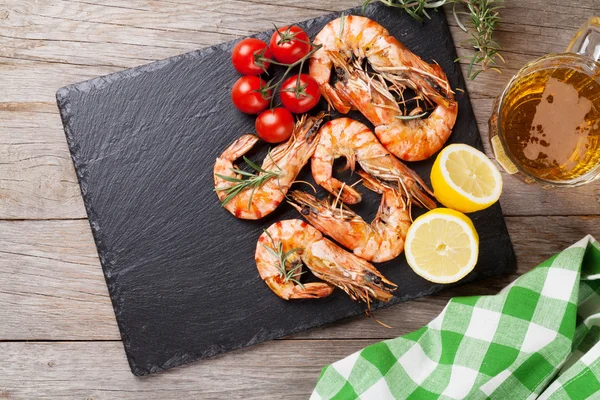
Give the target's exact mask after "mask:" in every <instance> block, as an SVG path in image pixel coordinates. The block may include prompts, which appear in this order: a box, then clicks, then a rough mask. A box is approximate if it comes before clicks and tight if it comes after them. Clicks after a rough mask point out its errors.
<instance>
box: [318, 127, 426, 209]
mask: <svg viewBox="0 0 600 400" xmlns="http://www.w3.org/2000/svg"><path fill="white" fill-rule="evenodd" d="M319 136H320V138H319V144H318V145H317V149H316V150H315V152H314V154H313V156H312V160H311V169H312V174H313V178H314V179H315V181H316V182H317V184H319V185H320V186H322V187H323V188H325V189H326V190H327V191H328V192H330V193H331V194H332V195H334V196H335V197H339V198H340V199H341V200H342V201H343V202H344V203H347V204H356V203H358V202H359V201H360V200H361V196H360V193H359V192H358V191H356V189H354V188H353V187H351V186H347V185H345V184H343V183H342V182H340V181H339V180H337V179H336V178H334V177H333V176H332V173H333V162H334V160H335V159H336V158H338V157H346V166H347V168H348V167H349V168H351V169H354V166H355V164H356V162H358V163H359V164H360V166H361V167H362V169H364V170H365V171H366V172H367V173H368V174H370V175H372V176H374V177H376V178H378V179H381V180H385V181H388V182H394V183H396V184H397V185H398V187H400V188H402V191H403V192H404V195H405V196H406V199H407V200H408V203H409V205H410V204H411V201H412V200H413V199H414V200H415V201H416V203H417V204H419V205H421V206H424V207H426V208H428V209H432V208H435V202H434V201H433V200H432V199H431V197H430V196H433V194H432V193H431V191H430V190H429V188H428V187H427V185H426V184H425V182H423V180H422V179H421V178H420V177H419V175H417V174H416V173H415V172H414V171H413V170H411V169H410V168H408V167H407V166H406V165H404V164H403V163H402V162H401V161H399V160H397V159H396V158H395V157H394V156H392V155H391V154H390V152H389V151H388V150H386V149H385V148H384V147H383V146H382V145H381V143H379V141H378V140H377V138H376V137H375V135H374V134H373V132H371V130H370V129H369V128H368V127H366V126H365V125H363V124H361V123H360V122H358V121H355V120H353V119H350V118H338V119H335V120H332V121H329V122H327V123H326V124H324V125H323V126H322V127H321V129H320V131H319Z"/></svg>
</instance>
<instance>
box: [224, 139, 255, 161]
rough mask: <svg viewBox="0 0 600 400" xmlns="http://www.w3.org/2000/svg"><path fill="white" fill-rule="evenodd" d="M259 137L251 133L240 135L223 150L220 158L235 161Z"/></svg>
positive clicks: (252, 145) (247, 150)
mask: <svg viewBox="0 0 600 400" xmlns="http://www.w3.org/2000/svg"><path fill="white" fill-rule="evenodd" d="M258 140H259V137H258V136H256V135H253V134H251V133H247V134H245V135H242V136H240V137H239V138H238V139H237V140H236V141H235V142H233V143H232V144H230V145H229V147H228V148H227V149H226V150H225V151H224V152H223V154H222V155H221V157H220V158H222V159H225V160H228V161H232V162H233V161H235V160H237V159H238V158H240V157H241V156H243V155H244V154H246V153H247V152H249V151H250V149H251V148H253V147H254V145H255V144H256V142H258Z"/></svg>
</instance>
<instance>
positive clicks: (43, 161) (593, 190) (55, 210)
mask: <svg viewBox="0 0 600 400" xmlns="http://www.w3.org/2000/svg"><path fill="white" fill-rule="evenodd" d="M10 104H11V105H10V106H7V108H8V110H2V109H0V162H1V163H2V168H0V219H56V218H86V213H85V210H84V208H83V202H82V199H81V195H80V191H79V185H78V183H77V177H76V176H75V171H74V169H73V165H72V162H71V159H70V154H69V150H68V147H67V143H66V140H65V136H64V132H63V130H62V124H61V122H60V117H59V116H58V115H57V114H53V113H49V112H48V109H49V107H47V106H45V103H40V104H41V105H34V104H33V103H25V104H27V105H29V106H30V109H31V108H33V109H35V110H36V111H20V110H21V109H23V108H22V105H21V103H10ZM474 107H475V110H476V114H483V115H478V116H477V118H478V119H479V120H480V121H481V120H484V119H485V114H487V113H489V109H490V107H491V101H488V102H487V104H484V101H483V100H479V101H478V100H474ZM482 108H487V110H488V111H487V113H485V112H482ZM9 110H10V111H9ZM38 110H39V111H38ZM481 128H482V134H483V138H484V141H485V143H486V145H487V138H486V137H487V130H485V131H484V130H483V128H484V127H483V126H481ZM487 152H488V155H490V156H491V153H490V151H489V149H488V151H487ZM500 203H501V205H502V207H503V209H504V212H505V214H506V215H512V216H515V215H593V214H598V210H599V208H598V205H599V204H600V188H599V187H598V186H597V185H587V186H582V187H578V188H571V189H555V190H551V191H548V190H545V189H541V188H539V187H536V186H529V185H526V184H524V183H523V182H521V181H520V180H518V179H516V178H514V177H511V176H508V175H507V174H504V192H503V194H502V197H501V199H500Z"/></svg>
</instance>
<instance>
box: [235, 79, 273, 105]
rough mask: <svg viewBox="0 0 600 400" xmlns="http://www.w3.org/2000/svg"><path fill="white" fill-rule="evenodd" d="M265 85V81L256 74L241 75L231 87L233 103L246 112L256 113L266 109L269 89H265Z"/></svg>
mask: <svg viewBox="0 0 600 400" xmlns="http://www.w3.org/2000/svg"><path fill="white" fill-rule="evenodd" d="M265 85H266V83H265V81H263V80H262V79H260V78H259V77H258V76H242V77H241V78H240V79H238V80H237V82H235V83H234V84H233V87H232V88H231V100H233V104H234V105H235V106H236V107H237V109H238V110H240V111H241V112H244V113H246V114H258V113H259V112H261V111H264V110H266V109H267V107H269V98H270V96H271V91H270V90H266V91H265V90H264V89H263V87H264V86H265ZM263 92H264V96H263ZM265 97H266V98H265Z"/></svg>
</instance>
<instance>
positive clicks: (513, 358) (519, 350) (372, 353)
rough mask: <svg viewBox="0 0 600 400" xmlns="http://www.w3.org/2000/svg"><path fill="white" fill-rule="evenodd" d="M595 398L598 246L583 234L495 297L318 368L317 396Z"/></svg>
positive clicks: (460, 305)
mask: <svg viewBox="0 0 600 400" xmlns="http://www.w3.org/2000/svg"><path fill="white" fill-rule="evenodd" d="M536 398H539V399H592V398H593V399H600V245H598V242H596V241H595V240H594V239H593V238H592V237H591V236H587V237H585V238H584V239H582V240H581V241H579V242H578V243H576V244H574V245H573V246H571V247H569V248H568V249H566V250H564V251H562V252H561V253H559V254H557V255H555V256H554V257H552V258H550V259H549V260H547V261H545V262H543V263H542V264H540V265H539V266H538V267H536V268H534V269H532V270H531V271H530V272H528V273H527V274H525V275H523V276H521V277H519V278H518V279H517V280H516V281H514V282H513V283H512V284H510V285H509V286H508V287H506V288H505V289H503V290H502V291H501V292H500V293H499V294H497V295H495V296H471V297H457V298H453V299H452V300H450V302H449V303H448V305H447V306H446V308H445V309H444V311H442V313H441V314H440V315H439V316H438V317H437V318H435V319H434V320H433V321H431V322H430V323H429V324H428V325H427V326H424V327H423V328H421V329H419V330H417V331H415V332H412V333H409V334H408V335H404V336H402V337H399V338H396V339H391V340H386V341H384V342H381V343H377V344H374V345H372V346H369V347H367V348H365V349H363V350H361V351H359V352H357V353H354V354H352V355H351V356H348V357H346V358H345V359H343V360H340V361H338V362H336V363H334V364H332V365H329V366H327V367H325V368H324V369H323V372H322V373H321V377H320V378H319V381H318V383H317V387H316V388H315V391H314V392H313V395H312V397H311V400H319V399H376V400H385V399H420V400H421V399H511V400H512V399H536Z"/></svg>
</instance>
